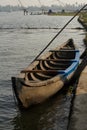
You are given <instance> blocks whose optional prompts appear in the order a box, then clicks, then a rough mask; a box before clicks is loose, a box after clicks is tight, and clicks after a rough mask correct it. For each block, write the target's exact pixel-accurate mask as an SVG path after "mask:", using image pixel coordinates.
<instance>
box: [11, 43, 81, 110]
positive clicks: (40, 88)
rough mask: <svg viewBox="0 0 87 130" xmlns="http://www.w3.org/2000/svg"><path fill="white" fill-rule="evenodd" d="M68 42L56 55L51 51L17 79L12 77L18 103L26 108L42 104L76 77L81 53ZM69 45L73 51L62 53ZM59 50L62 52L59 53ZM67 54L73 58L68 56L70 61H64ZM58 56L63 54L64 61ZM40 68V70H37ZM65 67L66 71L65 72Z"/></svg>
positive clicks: (56, 50)
mask: <svg viewBox="0 0 87 130" xmlns="http://www.w3.org/2000/svg"><path fill="white" fill-rule="evenodd" d="M68 42H69V43H68ZM68 42H66V43H64V44H63V45H62V46H60V47H58V48H56V49H55V53H54V50H53V52H52V50H51V52H48V53H47V54H45V55H43V56H42V57H41V60H40V59H39V60H37V61H34V62H33V63H32V64H31V65H29V66H28V67H27V68H26V69H25V70H23V71H21V72H20V74H19V75H18V76H17V77H12V86H13V90H14V92H15V95H16V98H17V100H18V103H19V104H20V105H22V106H23V107H24V108H28V107H29V106H31V105H34V104H39V103H42V102H43V101H45V100H46V99H48V98H49V97H51V96H53V95H54V94H55V93H57V92H58V91H59V90H60V89H61V88H62V87H63V86H64V84H65V83H66V82H67V81H69V80H70V79H71V78H72V76H73V75H74V72H75V70H76V68H77V66H78V64H79V51H78V50H75V48H74V45H73V43H72V42H71V41H68ZM69 44H70V47H72V46H73V50H70V49H69V50H68V52H67V50H62V53H60V52H61V50H60V48H63V47H66V45H68V46H69ZM58 50H60V51H59V52H58ZM56 52H57V53H56ZM63 53H64V54H63ZM67 53H68V55H69V54H70V55H71V56H70V55H69V56H68V58H69V59H67V56H66V58H65V59H64V57H65V54H67ZM74 53H75V54H74ZM54 54H56V55H54ZM57 54H58V55H59V54H63V55H62V59H60V58H59V56H58V59H57V58H56V57H57ZM73 55H74V56H73ZM70 57H71V59H70ZM73 58H74V59H73ZM57 60H59V62H57ZM62 62H63V63H62ZM67 63H68V66H67ZM38 66H39V69H36V68H38ZM64 66H65V69H64V70H63V68H64ZM40 67H41V68H40ZM53 67H54V69H53ZM60 67H61V68H62V69H59V68H60ZM49 68H50V69H49ZM56 68H57V69H56ZM43 77H44V79H43Z"/></svg>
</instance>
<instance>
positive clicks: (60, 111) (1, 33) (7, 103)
mask: <svg viewBox="0 0 87 130" xmlns="http://www.w3.org/2000/svg"><path fill="white" fill-rule="evenodd" d="M71 17H72V16H47V15H26V16H24V15H23V12H11V13H6V12H5V13H0V130H66V129H67V126H68V116H69V111H70V104H71V99H72V95H67V94H65V93H64V92H60V93H58V94H57V95H56V96H54V97H53V98H51V99H50V100H48V101H46V102H45V103H43V104H41V105H37V106H35V107H33V108H30V109H29V110H27V111H20V110H19V109H18V107H17V105H16V104H15V101H14V97H13V92H12V84H11V77H12V76H16V74H18V73H19V72H20V70H22V69H23V68H24V67H26V66H28V64H29V63H30V62H31V61H32V60H33V59H34V58H35V56H36V55H38V53H39V52H40V51H41V50H42V49H43V48H44V47H45V46H46V45H47V44H48V43H49V41H50V40H51V39H52V38H53V37H54V36H55V35H56V34H57V32H58V31H59V30H60V29H61V28H62V27H63V26H64V25H65V24H66V23H67V22H68V21H69V20H70V19H71ZM77 18H78V17H76V18H75V19H74V20H73V21H72V22H71V23H70V24H69V25H68V26H67V28H66V29H64V31H63V32H62V33H61V34H60V35H59V36H58V37H57V38H56V40H55V41H54V42H53V43H52V45H51V46H50V47H49V48H53V47H56V45H60V44H61V43H63V42H65V41H67V40H68V39H69V38H73V39H74V41H75V44H76V46H77V47H78V48H79V49H80V52H81V53H82V52H83V50H84V43H83V39H84V37H85V33H84V30H83V29H78V28H82V26H81V25H80V24H79V23H78V21H77ZM29 28H31V29H29ZM34 28H37V29H34ZM54 28H56V29H54Z"/></svg>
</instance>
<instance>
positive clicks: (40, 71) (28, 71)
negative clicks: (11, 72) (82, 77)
mask: <svg viewBox="0 0 87 130" xmlns="http://www.w3.org/2000/svg"><path fill="white" fill-rule="evenodd" d="M57 72H59V73H65V72H64V70H22V71H21V73H57Z"/></svg>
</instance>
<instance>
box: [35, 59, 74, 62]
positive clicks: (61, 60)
mask: <svg viewBox="0 0 87 130" xmlns="http://www.w3.org/2000/svg"><path fill="white" fill-rule="evenodd" d="M36 60H37V61H58V62H65V61H66V62H76V60H75V59H36Z"/></svg>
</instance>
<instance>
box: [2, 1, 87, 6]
mask: <svg viewBox="0 0 87 130" xmlns="http://www.w3.org/2000/svg"><path fill="white" fill-rule="evenodd" d="M20 1H21V3H22V5H23V6H29V5H37V6H40V3H41V5H49V6H50V5H52V4H56V5H64V4H66V3H67V4H76V3H78V4H81V3H83V4H87V0H0V5H18V4H19V5H20Z"/></svg>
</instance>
